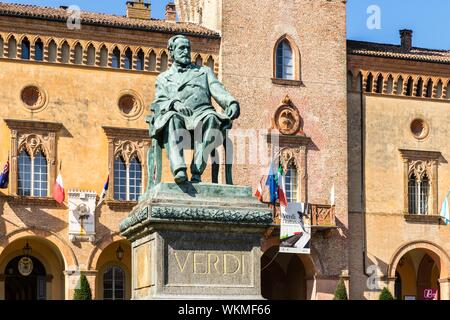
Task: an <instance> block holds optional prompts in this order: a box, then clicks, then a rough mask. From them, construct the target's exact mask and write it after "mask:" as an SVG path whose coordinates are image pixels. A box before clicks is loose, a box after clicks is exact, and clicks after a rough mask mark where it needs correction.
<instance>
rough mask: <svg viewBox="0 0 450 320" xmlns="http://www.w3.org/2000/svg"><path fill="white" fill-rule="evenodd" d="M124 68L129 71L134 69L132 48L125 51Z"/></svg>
mask: <svg viewBox="0 0 450 320" xmlns="http://www.w3.org/2000/svg"><path fill="white" fill-rule="evenodd" d="M124 67H125V69H128V70H131V69H133V53H132V52H131V50H130V48H128V49H127V50H126V51H125V59H124Z"/></svg>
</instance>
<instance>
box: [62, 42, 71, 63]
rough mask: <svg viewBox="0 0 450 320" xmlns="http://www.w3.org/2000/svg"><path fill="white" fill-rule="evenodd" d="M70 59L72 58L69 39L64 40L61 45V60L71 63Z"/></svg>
mask: <svg viewBox="0 0 450 320" xmlns="http://www.w3.org/2000/svg"><path fill="white" fill-rule="evenodd" d="M69 59H70V47H69V44H68V43H67V41H64V43H63V44H62V46H61V62H62V63H69Z"/></svg>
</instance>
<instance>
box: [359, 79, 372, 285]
mask: <svg viewBox="0 0 450 320" xmlns="http://www.w3.org/2000/svg"><path fill="white" fill-rule="evenodd" d="M363 84H364V81H363V75H362V74H361V79H360V88H361V92H360V113H361V119H360V121H361V137H360V138H361V211H362V212H361V214H362V234H363V250H362V255H363V257H362V258H363V274H364V275H365V276H366V277H370V275H369V274H367V271H366V270H367V269H366V258H367V230H366V201H365V199H366V190H365V187H364V186H365V153H366V150H365V140H364V133H365V130H366V126H365V109H364V87H363Z"/></svg>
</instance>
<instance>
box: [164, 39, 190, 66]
mask: <svg viewBox="0 0 450 320" xmlns="http://www.w3.org/2000/svg"><path fill="white" fill-rule="evenodd" d="M168 49H169V54H170V57H171V58H172V59H173V61H175V62H177V63H178V64H181V65H183V66H186V65H188V64H190V63H191V42H190V41H189V39H188V38H186V37H185V36H182V35H177V36H173V37H172V38H170V39H169V45H168Z"/></svg>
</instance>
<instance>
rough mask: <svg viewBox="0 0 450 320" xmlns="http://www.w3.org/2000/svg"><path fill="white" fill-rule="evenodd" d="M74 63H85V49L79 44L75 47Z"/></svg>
mask: <svg viewBox="0 0 450 320" xmlns="http://www.w3.org/2000/svg"><path fill="white" fill-rule="evenodd" d="M74 63H75V64H82V63H83V47H82V46H81V44H79V43H77V44H76V45H75V56H74Z"/></svg>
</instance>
